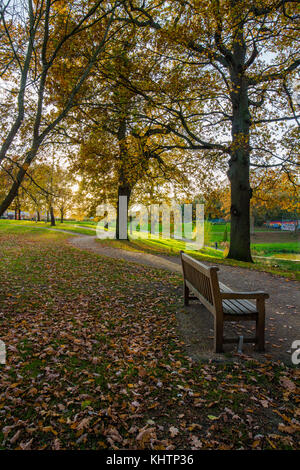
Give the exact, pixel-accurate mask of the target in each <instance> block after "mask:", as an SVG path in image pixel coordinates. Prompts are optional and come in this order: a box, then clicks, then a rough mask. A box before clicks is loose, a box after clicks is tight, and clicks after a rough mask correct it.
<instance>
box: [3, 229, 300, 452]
mask: <svg viewBox="0 0 300 470" xmlns="http://www.w3.org/2000/svg"><path fill="white" fill-rule="evenodd" d="M9 225H10V227H11V230H9V229H8V226H9ZM68 237H69V234H65V233H61V232H54V231H50V230H47V229H42V228H40V227H39V228H37V229H34V228H33V227H32V226H30V225H28V224H19V225H18V227H17V228H16V227H15V226H14V224H2V223H0V246H1V257H0V277H1V316H0V339H1V340H3V341H4V342H5V343H6V345H7V346H8V348H7V365H0V368H1V371H0V373H1V382H0V412H1V426H0V449H5V450H10V449H23V448H24V447H25V448H30V449H32V450H38V449H46V450H51V449H57V448H61V449H69V450H73V449H78V450H80V449H95V450H99V449H110V450H116V449H118V448H120V449H125V450H133V449H149V450H150V449H151V450H152V451H154V450H155V451H156V450H166V449H170V448H175V449H191V448H192V446H193V442H194V441H197V439H199V441H201V448H202V449H241V448H244V449H252V448H254V447H255V448H262V449H269V448H273V447H275V448H278V449H296V448H297V447H298V441H297V434H296V432H294V430H295V431H296V429H297V426H296V424H295V423H294V421H293V420H294V418H295V415H296V409H297V395H296V391H294V390H293V389H292V391H289V390H287V386H286V381H287V380H288V381H290V382H288V383H292V385H293V384H295V385H297V384H298V382H299V380H298V379H299V375H298V374H297V369H296V368H290V367H287V366H284V365H283V364H282V363H279V362H278V363H276V362H272V363H269V362H264V363H259V362H258V361H251V363H249V362H248V361H246V360H237V359H236V360H235V359H233V358H231V360H230V362H226V361H225V362H224V363H219V362H214V361H211V362H209V363H205V364H204V363H196V362H194V361H191V360H190V359H189V357H188V356H187V354H186V351H185V348H184V344H183V342H182V339H181V336H180V335H179V333H178V331H177V327H176V312H178V311H180V309H181V308H182V288H181V286H182V278H181V276H180V275H179V274H176V273H170V272H166V271H163V270H156V269H152V268H149V267H146V266H138V265H135V264H133V263H124V262H122V261H118V260H110V259H108V258H102V257H100V256H97V255H95V254H93V253H86V252H82V251H80V250H77V249H75V248H72V247H71V246H70V245H69V244H67V243H66V242H65V240H66V239H67V238H68ZM282 381H283V382H282ZM263 399H264V400H265V399H268V400H269V401H268V403H269V407H268V409H265V408H264V406H262V404H261V401H262V400H263ZM277 411H279V413H280V414H281V417H280V416H279V415H278V414H277V413H276V412H277ZM233 413H234V414H235V415H236V417H235V418H232V416H233ZM249 416H250V417H251V420H250V421H249ZM282 416H283V418H282ZM149 420H151V421H149ZM282 421H283V422H284V423H285V424H287V426H289V427H287V430H285V429H283V428H280V429H279V428H278V425H279V423H280V422H282ZM171 426H173V427H174V428H176V429H178V433H176V432H175V436H172V434H171V432H170V428H171ZM142 429H144V430H145V429H146V430H147V433H146V434H144V437H143V438H140V437H138V436H139V433H140V432H141V430H142ZM290 431H292V432H290ZM257 435H261V436H262V437H260V438H256V437H255V436H257ZM257 440H258V441H259V442H258V443H257Z"/></svg>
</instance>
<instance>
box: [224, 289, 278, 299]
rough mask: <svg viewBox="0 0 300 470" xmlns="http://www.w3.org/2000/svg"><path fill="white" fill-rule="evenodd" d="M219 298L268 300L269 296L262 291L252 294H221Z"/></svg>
mask: <svg viewBox="0 0 300 470" xmlns="http://www.w3.org/2000/svg"><path fill="white" fill-rule="evenodd" d="M220 294H221V297H222V299H223V300H225V299H259V298H263V299H268V298H269V297H270V296H269V294H267V293H266V292H263V291H254V292H221V293H220Z"/></svg>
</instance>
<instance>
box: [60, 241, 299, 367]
mask: <svg viewBox="0 0 300 470" xmlns="http://www.w3.org/2000/svg"><path fill="white" fill-rule="evenodd" d="M68 241H69V243H70V244H71V245H73V246H74V247H76V248H79V249H81V250H85V251H90V252H93V253H97V254H99V255H101V256H107V257H109V258H115V259H121V260H124V261H129V262H133V263H137V264H142V265H147V266H152V267H154V268H158V269H166V270H169V271H173V272H178V273H181V265H180V260H179V258H178V257H176V256H158V255H152V254H149V253H142V252H134V251H126V250H121V249H117V248H111V247H107V246H104V245H102V244H101V243H99V242H97V241H96V237H92V236H89V235H85V236H83V235H79V236H77V237H72V238H70V239H69V240H68ZM205 264H207V265H212V264H213V263H207V262H205ZM218 266H219V268H220V272H219V279H220V280H221V281H223V282H225V283H226V284H227V285H228V286H229V287H231V288H232V289H234V290H241V291H252V290H265V291H266V292H268V293H269V294H270V299H269V300H267V304H266V307H267V322H266V324H267V327H266V349H267V352H269V354H270V357H274V359H282V360H284V361H286V362H289V361H290V356H291V354H290V348H291V344H292V342H293V341H295V340H300V312H299V306H300V289H299V287H300V283H299V282H298V281H291V280H288V279H286V278H283V277H280V276H274V275H272V274H269V273H265V272H260V271H257V270H251V269H245V268H239V267H234V266H226V265H218ZM187 311H188V312H189V315H186V313H187ZM178 321H179V325H180V330H181V333H182V334H183V336H184V339H185V342H186V344H187V345H188V346H189V347H190V351H189V353H190V355H191V356H194V357H195V358H197V357H200V356H201V355H202V357H203V354H202V353H203V351H205V350H207V349H210V348H211V343H212V334H213V330H212V326H213V325H212V316H211V315H210V314H208V312H207V311H206V310H205V309H204V308H203V307H202V306H199V304H197V305H194V306H193V305H192V306H191V307H189V308H188V309H186V311H185V313H183V314H181V313H179V316H178ZM242 323H243V324H241V325H237V326H236V327H235V333H236V334H244V335H245V336H247V333H248V336H249V330H250V328H251V325H249V323H248V322H242ZM199 332H201V334H199ZM249 347H251V346H246V345H245V348H249ZM199 354H200V356H199Z"/></svg>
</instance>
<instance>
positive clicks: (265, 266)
mask: <svg viewBox="0 0 300 470" xmlns="http://www.w3.org/2000/svg"><path fill="white" fill-rule="evenodd" d="M97 242H98V243H101V244H102V245H104V246H110V247H114V248H119V249H123V250H127V251H140V252H141V251H143V252H145V253H151V254H154V255H160V256H163V255H167V256H178V255H179V253H180V251H181V250H183V251H185V252H186V253H188V254H190V255H191V256H193V257H194V258H196V259H198V260H199V261H204V262H205V261H209V262H213V263H216V264H219V263H221V264H226V265H229V266H239V267H242V268H247V269H255V270H257V271H265V272H269V273H271V274H276V275H279V276H283V277H287V278H290V279H298V280H300V264H299V263H296V262H295V261H294V260H292V259H291V260H285V259H282V260H278V259H276V261H272V259H269V258H267V257H266V258H265V260H264V259H261V258H254V263H245V262H242V261H236V260H233V259H227V258H224V252H223V251H221V250H215V249H213V248H210V247H207V246H206V247H204V248H203V249H202V250H200V251H193V250H187V249H186V244H185V242H184V241H181V240H174V239H162V238H161V239H159V238H152V239H146V238H145V237H144V238H143V239H135V240H133V239H130V240H129V241H127V240H109V239H107V240H101V239H97ZM282 245H284V244H282ZM259 246H260V245H259Z"/></svg>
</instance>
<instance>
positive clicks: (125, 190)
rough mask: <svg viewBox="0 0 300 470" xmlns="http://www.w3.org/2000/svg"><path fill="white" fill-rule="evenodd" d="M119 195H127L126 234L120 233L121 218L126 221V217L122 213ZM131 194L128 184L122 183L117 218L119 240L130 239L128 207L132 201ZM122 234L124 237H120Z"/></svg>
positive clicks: (117, 236) (119, 190) (119, 189)
mask: <svg viewBox="0 0 300 470" xmlns="http://www.w3.org/2000/svg"><path fill="white" fill-rule="evenodd" d="M119 196H127V205H126V210H125V213H126V215H125V223H126V235H125V236H124V234H123V236H122V233H120V227H119V224H120V220H121V222H122V221H123V222H124V217H122V216H121V214H120V198H119ZM130 196H131V188H130V187H129V185H128V184H127V185H126V184H122V185H120V186H119V188H118V201H117V220H116V239H117V240H129V237H128V208H129V201H130ZM120 236H121V237H122V238H120Z"/></svg>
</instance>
